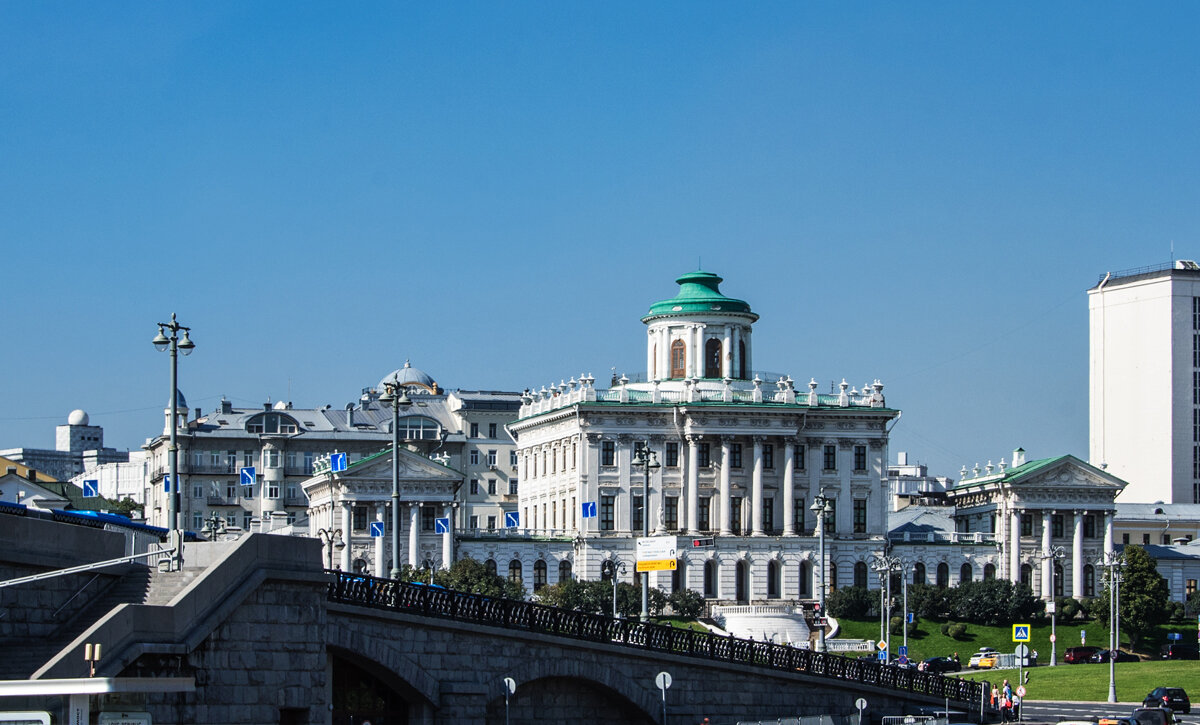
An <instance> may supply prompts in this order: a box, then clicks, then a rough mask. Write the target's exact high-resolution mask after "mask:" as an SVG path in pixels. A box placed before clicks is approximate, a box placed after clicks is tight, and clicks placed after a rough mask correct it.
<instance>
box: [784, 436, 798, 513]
mask: <svg viewBox="0 0 1200 725" xmlns="http://www.w3.org/2000/svg"><path fill="white" fill-rule="evenodd" d="M783 447H784V451H783V535H784V536H795V535H796V529H795V527H794V526H793V522H794V521H795V520H796V481H795V476H796V444H795V442H794V441H792V440H790V439H788V438H784V439H783Z"/></svg>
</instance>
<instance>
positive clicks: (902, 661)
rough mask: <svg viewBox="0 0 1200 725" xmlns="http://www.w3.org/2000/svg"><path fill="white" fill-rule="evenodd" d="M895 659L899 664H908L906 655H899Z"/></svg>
mask: <svg viewBox="0 0 1200 725" xmlns="http://www.w3.org/2000/svg"><path fill="white" fill-rule="evenodd" d="M896 661H897V662H899V663H900V664H902V665H907V664H908V655H900V656H899V657H898V658H897V659H896Z"/></svg>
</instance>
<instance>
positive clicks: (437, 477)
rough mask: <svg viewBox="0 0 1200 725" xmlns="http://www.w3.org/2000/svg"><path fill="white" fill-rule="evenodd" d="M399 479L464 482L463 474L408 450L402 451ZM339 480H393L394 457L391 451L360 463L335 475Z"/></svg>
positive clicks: (402, 449)
mask: <svg viewBox="0 0 1200 725" xmlns="http://www.w3.org/2000/svg"><path fill="white" fill-rule="evenodd" d="M398 468H399V477H400V480H401V481H428V482H442V483H458V482H460V481H462V480H463V478H464V476H463V474H462V472H460V471H456V470H454V469H453V468H450V467H449V466H443V465H442V464H440V463H437V462H436V461H431V460H430V459H428V458H426V457H425V456H422V455H421V454H419V453H415V452H413V451H411V450H408V449H407V448H401V449H400V458H399V466H398ZM334 475H335V476H336V477H337V478H338V479H339V480H346V481H354V480H366V479H371V480H375V479H388V480H391V478H392V455H391V452H390V451H387V452H384V453H382V454H380V455H377V456H375V457H373V458H371V459H369V460H365V461H360V462H358V463H355V464H354V465H352V466H350V468H349V469H348V470H346V471H342V472H341V473H337V474H334Z"/></svg>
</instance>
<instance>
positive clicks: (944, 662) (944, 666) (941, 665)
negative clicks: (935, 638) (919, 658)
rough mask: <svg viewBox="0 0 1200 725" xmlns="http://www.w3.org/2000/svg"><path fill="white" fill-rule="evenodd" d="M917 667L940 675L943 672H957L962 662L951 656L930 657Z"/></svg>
mask: <svg viewBox="0 0 1200 725" xmlns="http://www.w3.org/2000/svg"><path fill="white" fill-rule="evenodd" d="M917 669H920V670H924V671H925V672H932V673H933V674H935V675H940V674H942V673H943V672H958V671H959V670H961V669H962V664H961V663H960V662H959V661H958V660H956V659H954V658H953V657H930V658H929V659H927V660H925V661H924V662H922V663H921V666H920V667H918V668H917Z"/></svg>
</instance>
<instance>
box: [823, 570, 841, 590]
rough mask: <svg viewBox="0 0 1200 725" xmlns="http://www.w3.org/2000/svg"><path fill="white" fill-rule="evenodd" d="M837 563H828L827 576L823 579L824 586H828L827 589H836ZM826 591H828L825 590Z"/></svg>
mask: <svg viewBox="0 0 1200 725" xmlns="http://www.w3.org/2000/svg"><path fill="white" fill-rule="evenodd" d="M837 582H838V580H837V564H833V563H830V564H829V578H828V579H826V581H825V586H827V587H829V591H833V590H834V589H837ZM827 593H828V592H827Z"/></svg>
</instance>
